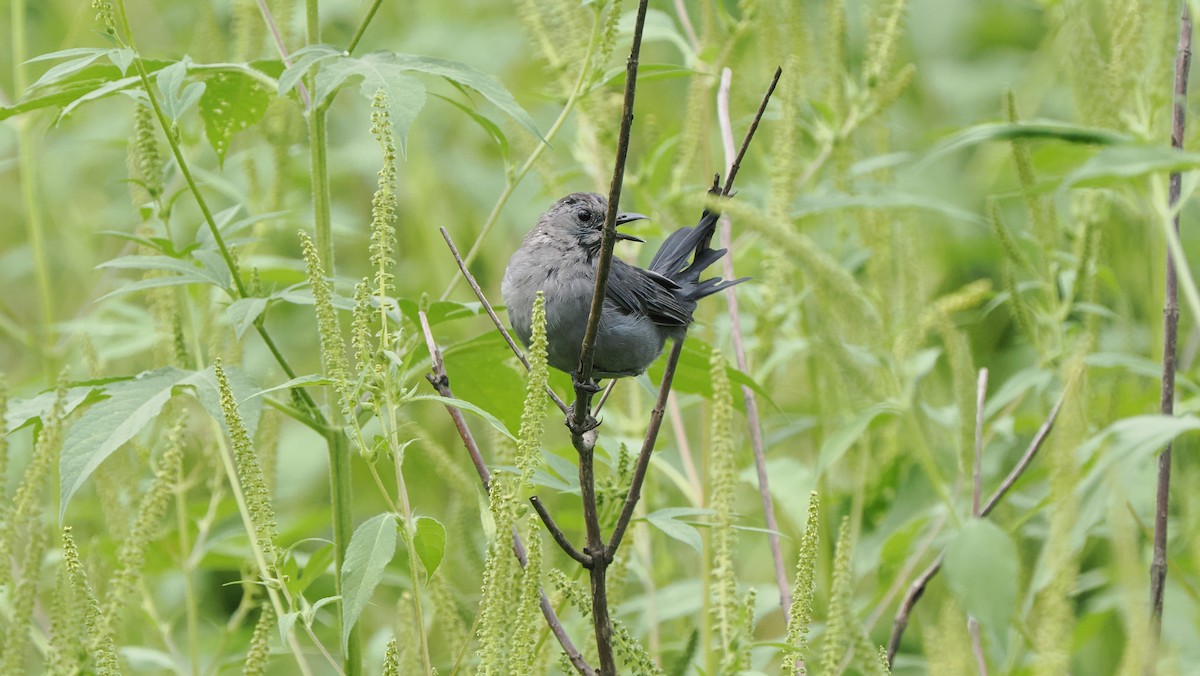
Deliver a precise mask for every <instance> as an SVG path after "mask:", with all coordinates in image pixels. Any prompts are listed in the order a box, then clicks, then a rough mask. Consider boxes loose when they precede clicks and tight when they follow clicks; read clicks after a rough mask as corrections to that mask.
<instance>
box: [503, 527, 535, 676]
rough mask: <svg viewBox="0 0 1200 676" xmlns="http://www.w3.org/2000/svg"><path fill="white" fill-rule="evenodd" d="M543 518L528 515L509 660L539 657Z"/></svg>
mask: <svg viewBox="0 0 1200 676" xmlns="http://www.w3.org/2000/svg"><path fill="white" fill-rule="evenodd" d="M540 528H541V522H540V521H538V518H537V517H536V516H534V515H530V517H529V537H528V538H527V539H526V541H525V546H526V548H527V549H528V557H529V558H528V562H527V563H526V565H525V570H524V571H522V572H521V590H520V594H521V596H520V600H519V602H518V605H517V617H516V620H515V621H514V622H513V625H514V630H513V637H512V640H511V641H510V643H509V645H510V651H511V652H510V656H509V664H511V665H518V664H533V663H534V661H535V660H536V659H537V642H538V637H539V635H540V634H541V629H542V626H543V623H542V621H541V619H542V613H541V609H540V608H539V607H538V603H539V602H540V601H541V598H542V594H541V590H542V538H541V536H540Z"/></svg>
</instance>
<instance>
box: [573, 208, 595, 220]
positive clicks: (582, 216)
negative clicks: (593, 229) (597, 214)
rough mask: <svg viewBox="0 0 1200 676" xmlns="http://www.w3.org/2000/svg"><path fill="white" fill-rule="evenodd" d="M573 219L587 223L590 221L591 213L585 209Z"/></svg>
mask: <svg viewBox="0 0 1200 676" xmlns="http://www.w3.org/2000/svg"><path fill="white" fill-rule="evenodd" d="M575 217H576V218H578V219H579V222H581V223H587V222H588V221H590V220H592V212H590V211H588V210H587V209H583V210H581V211H579V212H578V213H577V214H575Z"/></svg>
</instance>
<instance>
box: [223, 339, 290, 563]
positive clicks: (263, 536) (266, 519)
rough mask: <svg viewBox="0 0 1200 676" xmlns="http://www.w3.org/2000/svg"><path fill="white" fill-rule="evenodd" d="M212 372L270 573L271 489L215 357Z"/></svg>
mask: <svg viewBox="0 0 1200 676" xmlns="http://www.w3.org/2000/svg"><path fill="white" fill-rule="evenodd" d="M213 372H214V373H216V376H217V388H218V390H219V391H220V393H221V412H222V413H223V414H224V416H225V426H226V427H227V428H228V430H229V437H230V441H231V443H232V445H233V459H234V463H235V465H236V466H237V473H238V482H239V483H240V484H241V486H242V492H243V493H244V494H245V496H246V508H247V510H248V511H249V512H250V523H251V524H252V525H253V526H254V538H255V543H256V544H257V546H258V549H259V551H260V552H261V553H262V556H263V559H264V563H265V565H266V566H267V570H263V571H260V573H261V574H263V575H271V574H272V572H273V569H274V567H275V564H276V563H277V560H278V549H277V547H276V544H275V540H276V538H277V529H276V525H275V508H274V507H273V506H272V505H271V493H270V491H268V490H267V484H266V481H265V480H264V479H263V472H262V466H261V465H260V464H259V462H258V456H257V455H255V453H254V444H253V443H251V441H250V435H249V434H247V432H246V426H245V424H243V423H242V416H241V413H239V412H238V406H237V400H236V399H234V396H233V390H232V389H231V388H230V387H229V379H228V378H227V377H226V376H225V369H223V368H222V367H221V361H220V360H219V359H218V360H217V361H215V362H214V363H213Z"/></svg>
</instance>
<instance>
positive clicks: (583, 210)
mask: <svg viewBox="0 0 1200 676" xmlns="http://www.w3.org/2000/svg"><path fill="white" fill-rule="evenodd" d="M607 211H608V200H607V199H605V198H604V196H602V195H598V194H596V193H594V192H576V193H571V194H570V195H567V196H566V197H564V198H562V199H560V200H559V201H557V202H555V203H554V206H552V207H550V210H549V211H547V212H546V213H544V214H542V217H541V221H540V222H541V224H542V225H543V226H545V227H546V229H547V230H549V231H550V233H551V234H553V235H561V236H565V237H570V238H572V239H573V240H574V241H576V242H578V243H579V246H580V247H582V248H585V249H587V250H588V251H590V252H596V251H599V249H600V238H601V235H602V233H603V230H604V215H605V213H606V212H607ZM644 218H646V217H645V216H643V215H641V214H634V213H618V214H617V226H618V227H620V226H622V225H624V224H626V223H629V222H631V221H637V220H642V219H644ZM617 239H626V240H630V241H634V242H641V241H643V240H641V239H639V238H637V237H634V236H633V235H627V234H625V233H622V232H618V233H617Z"/></svg>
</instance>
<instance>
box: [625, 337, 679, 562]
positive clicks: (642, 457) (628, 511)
mask: <svg viewBox="0 0 1200 676" xmlns="http://www.w3.org/2000/svg"><path fill="white" fill-rule="evenodd" d="M681 354H683V340H677V341H675V345H674V346H672V347H671V356H669V357H667V368H666V370H664V371H663V379H662V384H661V385H659V387H658V400H657V401H655V403H654V410H653V411H651V412H650V424H649V425H648V426H647V427H646V438H645V440H643V441H642V450H641V451H640V452H639V453H638V459H637V464H636V465H634V467H633V479H632V480H631V481H630V482H629V493H627V494H626V495H625V504H624V505H622V506H621V515H620V516H619V517H617V525H616V526H615V527H614V528H613V532H612V537H610V538H609V540H608V555H609V556H612V554H614V553H615V552H616V551H617V548H618V547H620V546H621V539H622V538H624V537H625V529H626V528H628V527H629V521H630V520H631V519H632V518H633V510H634V508H635V507H637V502H638V499H639V498H641V495H642V482H644V481H645V480H646V471H647V470H648V468H649V467H650V454H651V453H653V452H654V444H655V442H656V441H657V440H658V430H659V428H661V427H662V420H663V411H664V410H665V409H666V406H667V395H668V394H670V392H671V381H672V380H674V378H675V367H676V366H678V365H679V355H681Z"/></svg>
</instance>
